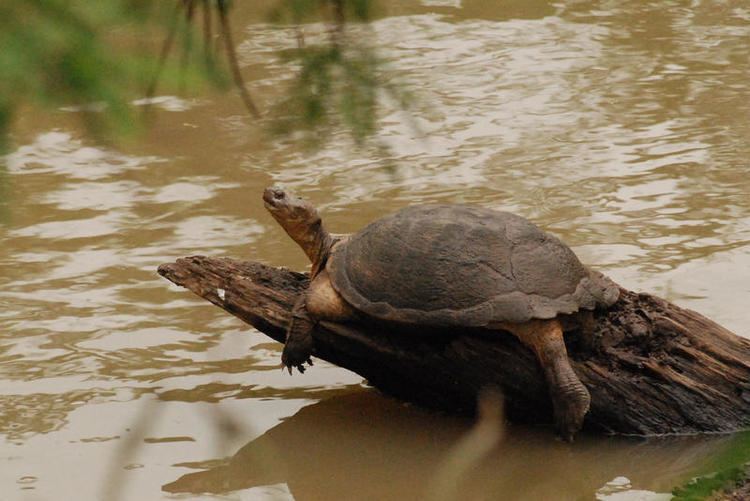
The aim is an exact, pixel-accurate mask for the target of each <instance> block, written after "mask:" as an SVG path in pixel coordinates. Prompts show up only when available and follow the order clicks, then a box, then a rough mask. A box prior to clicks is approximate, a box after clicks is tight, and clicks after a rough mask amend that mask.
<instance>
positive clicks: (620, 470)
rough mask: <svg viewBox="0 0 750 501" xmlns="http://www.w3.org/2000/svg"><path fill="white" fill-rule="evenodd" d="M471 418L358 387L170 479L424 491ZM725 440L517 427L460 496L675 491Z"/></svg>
mask: <svg viewBox="0 0 750 501" xmlns="http://www.w3.org/2000/svg"><path fill="white" fill-rule="evenodd" d="M468 426H469V423H468V422H467V421H463V420H460V419H455V418H449V417H445V416H440V415H436V414H432V413H429V412H426V411H422V410H419V409H416V408H413V407H407V406H405V405H403V404H401V403H399V402H396V401H393V400H391V399H387V398H384V397H382V396H380V395H378V394H377V393H376V392H373V391H360V392H356V393H352V394H349V395H342V396H338V397H332V398H329V399H327V400H324V401H322V402H320V403H317V404H315V405H311V406H308V407H305V408H303V409H301V410H300V411H299V412H298V413H297V414H295V415H294V416H292V417H290V418H289V419H287V420H285V421H284V422H282V423H281V424H279V425H277V426H275V427H273V428H271V429H270V430H269V431H267V432H266V433H264V434H263V435H261V436H260V437H258V438H255V439H253V440H252V441H251V442H249V443H248V444H247V445H245V446H244V447H242V448H241V449H240V450H239V451H238V452H237V453H236V454H234V455H233V456H232V457H231V458H229V460H227V461H226V462H222V463H221V464H219V465H216V464H211V465H208V464H206V465H199V464H193V467H203V468H208V469H206V470H205V471H200V472H196V473H188V474H186V475H184V476H182V477H181V478H180V479H178V480H176V481H174V482H172V483H169V484H167V485H165V486H164V489H165V490H166V491H168V492H173V493H202V492H213V493H221V492H226V491H232V490H240V489H250V488H253V487H260V486H267V485H275V484H286V485H287V486H288V488H289V491H290V492H291V494H292V495H293V496H294V499H297V500H304V499H373V500H375V499H423V498H424V495H425V492H426V491H427V489H428V488H429V485H430V482H431V481H432V478H433V474H434V473H435V471H436V469H437V467H438V465H439V464H440V461H441V460H442V458H443V457H444V456H445V455H446V453H448V452H449V449H450V447H451V445H453V443H455V441H456V440H457V439H458V438H459V437H460V436H461V435H462V434H463V433H465V432H466V431H467V429H468ZM728 441H729V440H728V439H727V437H713V438H707V437H685V438H672V439H651V440H643V439H625V438H604V439H602V438H594V437H587V436H584V437H581V439H580V440H579V441H578V442H577V443H575V444H572V445H569V444H565V443H562V442H553V443H550V440H549V437H548V436H545V433H544V432H536V431H534V430H532V429H526V428H519V427H513V428H511V429H510V430H509V433H508V434H507V436H506V440H505V441H504V442H503V443H502V444H501V445H500V446H499V447H498V449H497V450H496V451H495V452H494V453H493V454H492V455H491V456H490V457H489V458H488V459H486V460H484V461H483V462H482V463H481V464H479V465H477V466H476V467H475V468H473V469H472V471H471V473H470V474H469V475H468V476H467V478H465V479H464V481H463V482H462V484H461V486H460V487H459V492H461V497H462V498H463V499H513V500H526V499H528V500H539V499H555V500H567V499H571V500H574V499H593V497H594V495H595V494H596V493H597V491H600V490H603V491H604V492H607V491H613V490H617V489H616V487H617V484H618V482H619V483H620V484H622V482H623V477H625V478H626V479H627V483H628V485H629V486H630V487H631V488H634V489H640V490H648V491H662V492H664V491H667V492H669V491H670V490H671V488H672V486H673V485H674V484H675V483H679V482H683V481H686V480H687V479H689V478H691V477H692V476H694V475H695V473H696V472H697V471H699V470H700V468H701V467H704V466H705V462H706V458H708V457H710V456H711V455H712V454H715V453H716V452H717V451H721V450H722V448H723V447H725V446H726V444H727V442H728ZM616 479H617V481H616V482H613V481H615V480H616ZM622 487H623V486H622V485H620V489H621V490H623V489H622Z"/></svg>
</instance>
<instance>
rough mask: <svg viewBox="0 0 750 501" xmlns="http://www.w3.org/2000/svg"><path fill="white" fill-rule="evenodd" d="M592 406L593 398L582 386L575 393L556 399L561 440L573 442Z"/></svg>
mask: <svg viewBox="0 0 750 501" xmlns="http://www.w3.org/2000/svg"><path fill="white" fill-rule="evenodd" d="M579 384H580V383H579ZM590 404H591V396H590V395H589V392H588V390H586V387H585V386H583V385H582V384H580V386H579V387H578V388H576V389H575V390H574V391H570V392H566V393H563V394H562V395H560V397H559V398H558V399H555V401H554V406H555V428H556V429H557V434H558V435H559V436H560V438H562V439H563V440H564V441H566V442H573V437H575V434H576V433H577V432H578V431H579V430H580V429H581V427H582V426H583V419H584V417H585V416H586V413H587V412H588V411H589V405H590Z"/></svg>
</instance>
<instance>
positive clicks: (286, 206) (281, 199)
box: [263, 186, 320, 240]
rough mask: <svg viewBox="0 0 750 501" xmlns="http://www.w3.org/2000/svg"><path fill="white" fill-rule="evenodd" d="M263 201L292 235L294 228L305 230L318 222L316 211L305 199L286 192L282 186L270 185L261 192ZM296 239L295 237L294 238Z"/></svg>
mask: <svg viewBox="0 0 750 501" xmlns="http://www.w3.org/2000/svg"><path fill="white" fill-rule="evenodd" d="M263 203H264V205H265V206H266V209H267V210H268V212H270V213H271V215H272V216H273V218H274V219H275V220H276V221H278V223H279V224H280V225H281V226H283V227H284V229H285V230H286V231H287V232H289V234H290V235H291V236H292V238H294V235H292V230H293V229H294V228H299V230H297V231H305V228H306V227H312V226H315V225H317V224H318V223H320V216H319V215H318V211H317V210H316V209H315V207H313V206H312V204H311V203H310V202H308V201H306V200H303V199H301V198H299V197H296V196H294V195H292V194H291V193H288V192H287V191H286V190H285V189H284V188H281V187H279V186H272V187H270V188H266V189H265V191H264V192H263ZM295 240H296V238H295Z"/></svg>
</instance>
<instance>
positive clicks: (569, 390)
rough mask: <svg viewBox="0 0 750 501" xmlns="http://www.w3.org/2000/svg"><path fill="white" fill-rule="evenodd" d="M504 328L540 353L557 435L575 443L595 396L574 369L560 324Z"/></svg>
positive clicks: (534, 323) (547, 322)
mask: <svg viewBox="0 0 750 501" xmlns="http://www.w3.org/2000/svg"><path fill="white" fill-rule="evenodd" d="M503 328H504V329H507V330H509V331H511V332H512V333H513V334H515V335H516V336H517V337H518V338H519V339H520V340H521V341H522V342H523V343H524V344H525V345H527V346H528V347H529V348H531V349H532V350H533V351H534V353H535V354H536V356H537V358H538V359H539V363H540V364H541V365H542V369H543V370H544V375H545V377H546V379H547V384H548V386H549V393H550V397H551V398H552V404H553V407H554V412H555V425H556V428H557V433H558V434H559V435H560V436H561V437H562V439H563V440H566V441H568V442H572V441H573V437H574V435H575V434H576V432H577V431H578V430H580V429H581V426H583V418H584V416H586V413H587V412H588V410H589V405H590V403H591V396H590V395H589V392H588V390H587V389H586V387H585V386H584V385H583V383H582V382H581V380H580V379H578V376H577V375H576V373H575V372H574V371H573V368H572V367H571V366H570V361H569V360H568V352H567V350H566V349H565V342H564V341H563V330H562V326H561V325H560V322H559V321H558V320H556V319H552V320H532V321H530V322H526V323H523V324H505V325H503Z"/></svg>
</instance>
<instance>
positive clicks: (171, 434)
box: [0, 0, 750, 500]
mask: <svg viewBox="0 0 750 501" xmlns="http://www.w3.org/2000/svg"><path fill="white" fill-rule="evenodd" d="M384 3H385V5H384V8H383V11H382V12H381V15H380V17H379V18H378V20H377V21H376V22H375V23H374V25H373V29H374V32H375V33H376V35H377V38H378V41H379V43H380V44H381V46H382V49H381V50H382V52H381V54H382V55H383V56H385V57H387V58H388V59H389V60H390V66H391V71H392V72H393V74H394V75H395V76H396V77H397V78H399V79H400V80H401V81H402V82H404V83H405V85H407V86H410V87H411V88H412V89H413V90H414V91H415V94H416V98H417V103H418V106H417V108H416V109H415V111H414V112H413V117H412V119H411V120H410V119H408V117H405V115H404V114H403V113H401V112H399V111H398V110H396V109H393V110H387V112H386V113H385V114H384V116H383V128H382V130H381V132H380V133H379V137H378V139H379V140H380V141H381V142H382V143H384V144H386V145H387V146H388V147H389V151H390V153H389V155H390V157H389V158H387V159H385V161H384V159H383V158H382V156H378V155H377V154H378V153H379V150H378V149H377V148H375V147H372V148H365V149H362V150H355V149H352V148H351V145H350V143H349V141H348V139H347V137H346V134H345V133H343V132H341V133H337V134H336V135H335V136H334V138H333V141H332V143H331V145H330V146H329V147H327V148H325V149H323V150H322V151H321V152H319V153H315V154H312V153H310V152H308V151H304V150H301V149H299V148H297V147H295V146H294V145H292V144H291V143H289V142H278V141H273V140H271V139H269V138H268V137H267V136H265V135H264V134H263V132H262V128H263V126H264V123H263V122H261V123H257V122H253V121H252V120H251V119H250V118H248V117H247V116H246V115H245V113H244V112H243V110H242V108H241V106H240V103H239V100H238V98H237V97H236V96H235V95H233V94H229V95H224V96H214V95H206V96H200V97H197V98H179V97H176V96H160V97H159V99H158V100H157V103H156V117H155V118H156V119H155V123H154V126H153V128H152V129H150V130H149V132H148V133H147V134H146V136H145V137H143V138H141V139H140V140H138V141H137V142H133V143H129V144H126V145H123V146H120V147H104V146H101V145H97V144H95V143H92V142H91V141H90V140H88V139H86V138H85V136H84V135H83V134H82V132H81V130H80V129H79V128H78V127H77V126H76V123H77V121H76V119H77V117H76V116H75V112H72V111H65V110H61V111H60V112H58V113H53V114H47V115H39V114H33V113H27V114H26V115H24V116H23V117H21V120H20V121H19V124H18V127H17V129H16V133H15V136H14V141H15V144H16V145H17V147H16V149H15V150H14V151H13V152H12V154H11V155H10V156H9V157H8V158H7V159H6V164H7V169H8V171H9V176H8V178H9V184H10V186H9V187H10V191H11V193H12V199H11V209H10V212H9V215H8V219H7V221H6V222H5V223H4V224H3V225H2V226H0V238H2V242H3V247H2V249H3V252H2V255H1V257H0V280H1V282H0V283H2V287H0V305H2V306H3V307H2V308H0V408H1V409H2V410H1V411H0V459H1V460H2V462H3V468H1V469H0V489H1V490H0V492H1V493H2V495H1V496H0V497H2V499H9V500H16V499H18V500H53V499H82V500H86V499H92V500H93V499H103V498H106V497H108V496H110V497H111V496H113V495H114V493H117V494H119V495H120V498H121V499H161V498H163V499H170V498H180V497H184V494H181V493H185V492H189V493H194V494H193V495H191V496H190V498H191V499H216V498H217V497H216V496H220V498H221V499H264V498H267V497H271V496H275V497H276V498H277V499H288V498H291V497H294V498H296V499H353V498H358V499H410V498H411V499H414V498H419V497H421V496H422V495H423V494H424V492H426V489H427V487H428V486H429V485H430V483H431V482H433V475H434V472H435V470H436V468H437V465H438V463H439V461H440V458H441V457H443V456H444V454H445V453H446V452H447V451H448V450H449V449H450V447H451V446H452V445H453V444H454V443H455V441H456V440H457V439H458V438H459V437H460V436H461V435H462V434H463V433H465V432H466V431H467V430H468V429H469V428H470V426H471V423H470V422H467V421H464V420H461V419H456V418H451V417H447V416H442V415H435V414H433V413H429V412H425V411H421V410H419V409H415V408H413V407H409V406H404V405H402V404H400V403H398V402H395V401H393V400H390V399H388V398H386V397H383V396H381V395H379V394H378V393H377V392H375V391H374V390H371V389H369V388H367V386H366V384H365V383H364V382H363V381H362V379H361V378H360V377H358V376H357V375H355V374H352V373H349V372H347V371H344V370H342V369H339V368H336V367H333V366H330V365H326V364H324V363H318V364H316V366H315V368H314V370H310V371H308V373H306V374H305V375H304V376H299V375H295V376H294V377H289V376H286V375H284V374H282V373H281V372H280V371H279V369H278V365H279V354H280V346H279V345H277V344H276V343H274V342H272V341H271V340H269V339H268V338H266V337H265V336H263V335H262V334H260V333H258V332H256V331H254V330H252V329H250V328H248V327H247V326H245V325H243V324H242V323H240V322H239V321H238V320H236V319H234V318H232V317H230V316H229V315H227V314H226V313H224V312H222V311H221V310H219V309H217V308H215V307H213V306H211V305H209V304H208V303H205V302H203V301H201V300H199V299H197V298H195V297H193V296H192V295H190V294H189V293H188V292H185V291H183V290H180V289H178V288H177V287H174V286H172V285H170V284H168V283H167V282H165V281H164V280H162V279H160V278H159V277H158V276H157V275H156V273H155V268H156V266H157V265H158V264H160V263H162V262H168V261H171V260H173V259H175V258H177V257H179V256H183V255H189V254H210V255H217V256H218V255H226V256H234V257H239V258H246V259H254V260H260V261H263V262H266V263H269V264H273V265H284V266H289V267H292V268H296V269H304V268H305V267H306V266H307V263H306V259H305V257H304V255H303V254H302V252H301V251H300V250H299V249H297V248H296V247H295V245H294V244H293V242H291V241H290V240H289V239H288V238H287V237H286V235H285V234H284V233H283V231H281V230H280V229H279V228H278V227H276V226H275V223H274V222H273V220H272V219H271V217H270V216H268V215H267V214H266V213H265V212H264V210H263V207H262V202H261V199H260V195H261V192H262V189H263V188H264V187H265V186H267V185H269V184H272V183H282V184H284V185H285V186H287V187H288V188H291V189H293V190H295V191H297V192H298V193H299V194H301V195H303V196H305V197H308V198H310V199H311V200H313V201H314V202H315V203H316V204H317V205H318V206H319V207H320V209H321V211H322V213H323V215H324V217H325V219H326V221H327V223H328V225H329V227H330V228H331V230H332V231H335V232H349V231H354V230H356V229H358V228H360V227H362V226H363V225H364V224H366V223H367V222H369V221H371V220H372V219H373V218H375V217H378V216H381V215H384V214H387V213H389V212H392V211H394V210H396V209H398V208H400V207H403V206H406V205H409V204H413V203H420V202H470V203H476V204H479V205H482V206H485V207H491V208H497V209H504V210H511V211H514V212H517V213H519V214H521V215H524V216H526V217H528V218H530V219H532V220H533V221H535V222H536V223H538V224H539V225H541V226H543V227H545V228H547V229H548V230H550V231H552V232H553V233H555V234H556V235H558V236H560V237H561V238H562V239H563V240H565V241H566V242H568V243H569V244H570V245H571V246H572V247H573V248H574V250H575V251H576V252H577V253H578V254H579V256H581V258H582V259H583V260H584V261H585V262H587V263H590V264H592V265H594V266H596V267H597V268H598V269H600V270H602V271H604V272H605V273H607V274H609V275H610V276H612V277H613V278H614V279H615V280H617V281H618V282H620V283H621V284H623V285H624V286H626V287H628V288H630V289H635V290H646V291H649V292H653V293H656V294H659V295H661V296H663V297H666V298H667V299H669V300H671V301H674V302H676V303H677V304H679V305H681V306H684V307H688V308H692V309H695V310H698V311H700V312H702V313H704V314H706V315H708V316H710V317H711V318H713V319H715V320H717V321H718V322H719V323H721V324H723V325H725V326H727V327H728V328H730V329H732V330H734V331H735V332H737V333H738V334H740V335H748V334H750V330H748V328H747V325H746V320H747V318H748V317H747V313H746V309H745V308H746V303H747V297H748V293H750V279H749V278H750V276H749V275H748V274H749V273H750V272H748V270H750V181H749V180H748V175H747V173H748V167H749V165H748V158H750V83H749V82H750V80H748V75H750V61H748V57H749V56H748V51H747V47H748V41H749V40H750V8H748V6H747V5H746V3H744V2H723V1H722V2H720V1H705V2H686V1H666V2H665V1H660V2H625V3H622V2H620V3H612V2H603V3H602V2H588V1H581V2H564V3H562V2H561V3H554V2H544V1H536V0H535V1H532V2H502V3H499V4H497V5H494V4H493V3H492V2H481V1H478V0H476V1H464V2H461V1H460V0H459V1H452V0H451V1H438V0H431V1H426V0H425V1H423V2H421V3H419V2H416V1H411V0H410V1H405V2H395V1H394V2H384ZM237 5H238V7H239V11H238V12H237V17H236V20H235V25H236V27H237V33H236V39H237V41H238V51H239V54H240V58H241V63H242V66H243V71H245V73H246V75H247V77H248V79H249V80H250V87H251V91H252V92H253V93H254V94H255V95H256V96H257V98H258V100H259V102H260V104H261V106H263V107H264V108H267V107H268V106H269V104H270V102H272V101H273V99H275V98H276V97H278V95H279V92H280V91H279V89H280V88H282V87H283V84H284V83H285V82H286V81H287V80H288V78H289V74H288V71H287V70H285V68H284V67H283V66H282V65H281V64H279V62H278V61H277V60H275V59H273V57H272V55H273V52H274V51H276V50H279V49H282V48H285V47H289V46H292V45H293V44H294V40H293V38H292V37H291V36H290V34H289V32H288V31H286V30H279V29H276V28H273V27H271V26H268V25H266V24H264V23H263V17H262V15H261V14H260V13H259V12H258V10H259V8H258V7H247V6H244V5H240V3H238V4H237ZM314 28H315V27H310V29H311V30H312V29H314ZM411 121H413V122H415V123H416V124H417V125H418V127H413V126H412V125H411ZM727 440H728V439H727V438H726V437H713V438H711V437H693V438H682V439H667V440H648V441H643V440H639V439H626V438H621V437H620V438H617V437H597V436H586V435H584V436H582V437H581V439H580V440H579V441H578V442H576V443H575V444H574V445H572V446H570V445H565V444H561V443H559V442H556V441H554V440H553V439H552V438H551V432H550V430H548V429H533V428H531V429H530V428H525V427H521V426H513V427H511V428H510V429H509V430H508V433H507V438H506V440H505V442H503V444H502V445H501V446H500V448H499V450H498V451H497V452H496V453H495V454H493V455H492V456H491V457H490V458H488V459H487V461H486V462H485V463H483V464H481V465H478V466H477V468H476V471H472V472H471V475H470V476H469V478H467V479H465V480H466V481H465V482H464V484H462V489H463V490H462V492H463V493H464V494H465V495H466V496H467V497H473V498H477V499H514V500H515V499H521V500H524V499H528V500H537V499H561V500H567V499H571V500H576V499H592V498H599V499H608V500H615V499H617V500H620V499H631V500H632V499H664V493H667V492H669V491H670V490H671V488H672V487H673V486H674V485H676V484H678V483H681V482H684V481H685V480H687V479H689V478H691V477H692V476H694V475H697V474H701V473H705V472H706V471H708V469H710V465H709V462H708V458H709V457H710V456H711V455H712V454H715V453H716V452H717V451H720V450H722V449H723V448H724V447H725V446H726V443H727ZM190 473H193V474H194V475H192V476H185V475H186V474H190ZM165 486H166V487H165ZM163 487H164V488H166V489H167V490H166V491H162V488H163ZM201 492H203V493H205V494H195V493H201Z"/></svg>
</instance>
